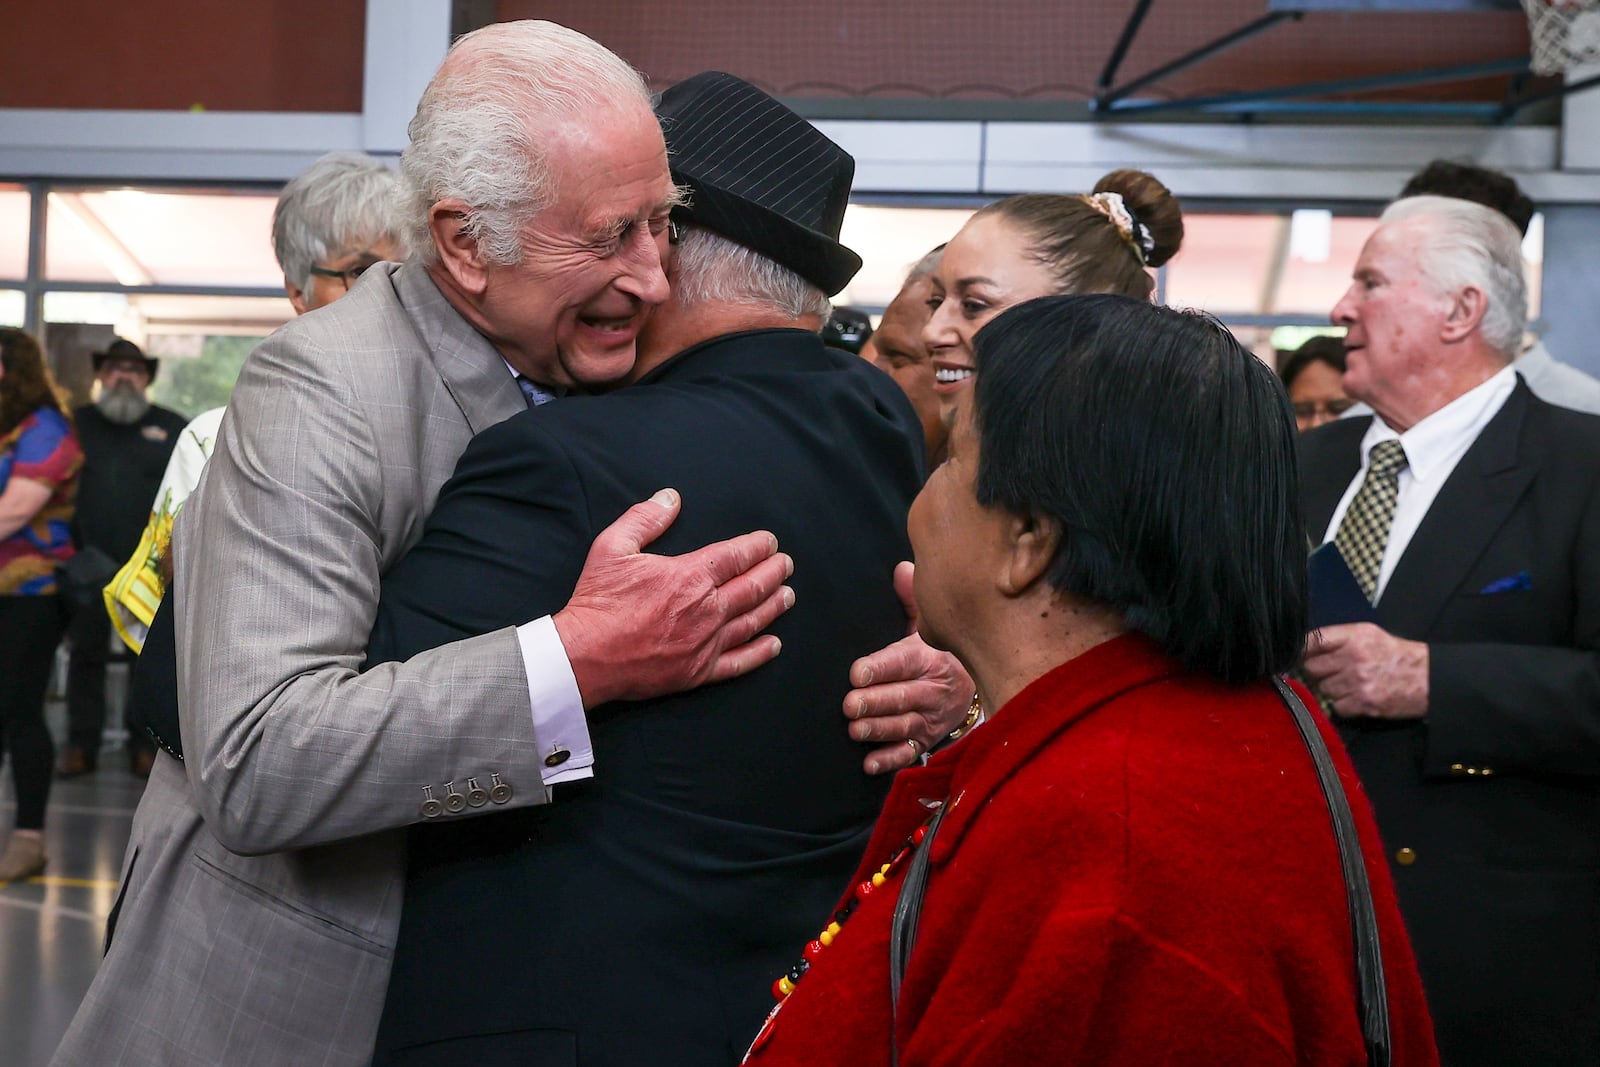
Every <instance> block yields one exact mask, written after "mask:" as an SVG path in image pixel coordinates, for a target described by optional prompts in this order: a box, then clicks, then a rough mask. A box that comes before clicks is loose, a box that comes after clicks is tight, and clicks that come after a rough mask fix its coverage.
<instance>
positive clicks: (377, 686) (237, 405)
mask: <svg viewBox="0 0 1600 1067" xmlns="http://www.w3.org/2000/svg"><path fill="white" fill-rule="evenodd" d="M524 407H525V402H524V400H523V397H522V394H521V393H520V392H519V391H518V389H517V386H516V384H515V382H514V381H513V379H512V377H511V375H510V373H509V372H508V371H507V370H506V366H505V364H504V362H503V361H502V359H501V358H500V356H499V355H498V354H497V353H496V352H495V350H494V349H493V348H492V347H491V346H490V345H489V344H488V342H487V341H486V340H485V339H484V338H483V337H482V336H481V335H480V334H478V333H477V332H476V331H474V330H473V329H472V328H471V327H470V326H469V325H468V324H467V323H466V321H465V320H463V319H462V318H461V317H460V316H459V315H458V314H457V313H456V312H455V311H454V310H453V309H452V308H451V307H450V305H449V304H448V303H446V302H445V300H444V299H443V297H442V296H441V295H440V294H439V291H438V289H437V288H436V287H435V286H434V284H433V282H432V281H431V280H430V279H429V278H428V276H427V274H426V272H425V271H423V270H422V269H421V268H419V267H416V266H402V267H395V266H385V267H383V268H374V269H373V270H371V271H368V272H367V274H366V275H365V276H364V277H363V278H362V280H361V282H360V283H359V284H358V285H357V286H356V287H355V289H354V290H353V291H352V292H351V293H350V295H349V296H347V297H345V298H344V299H342V300H340V301H339V302H338V303H336V304H333V305H331V306H330V307H328V308H325V309H322V310H319V311H316V312H313V313H311V314H308V315H304V316H302V317H300V318H299V319H297V320H295V321H294V322H292V323H290V324H289V325H288V326H285V327H284V328H283V329H282V330H279V331H278V332H277V333H275V334H273V336H272V337H270V338H268V339H267V340H266V341H265V342H263V343H262V345H261V346H260V347H259V348H257V349H256V351H255V352H254V353H252V354H251V356H250V358H249V359H248V360H247V361H246V363H245V367H244V370H243V372H242V373H241V375H240V377H239V384H238V387H237V389H236V390H235V392H234V394H233V401H232V403H231V405H230V406H229V409H228V414H227V417H226V418H225V420H224V422H223V425H222V431H221V435H220V437H219V440H218V442H217V447H216V452H215V454H214V456H213V457H212V460H211V463H210V466H209V467H208V469H207V471H206V473H205V476H204V478H203V479H202V481H201V485H200V488H199V489H198V490H197V491H196V493H195V495H194V497H193V498H192V500H191V501H190V502H189V504H188V505H187V507H186V508H185V509H184V512H183V513H182V515H181V516H180V519H179V523H178V530H177V533H176V536H175V538H174V541H175V551H176V561H177V580H176V590H175V595H176V596H177V597H178V599H177V601H176V602H175V606H176V607H177V612H176V623H177V638H178V648H179V662H178V683H179V693H180V703H181V716H182V726H183V739H184V751H185V754H186V756H187V760H186V762H185V763H179V762H178V761H176V760H173V759H171V758H170V757H168V756H166V755H164V754H163V755H162V756H160V758H159V760H158V762H157V765H156V768H155V771H154V773H153V774H152V775H151V777H150V783H149V786H148V787H147V789H146V792H145V794H144V798H143V800H142V801H141V802H140V805H139V809H138V811H137V813H136V814H135V816H134V824H133V835H132V839H131V840H130V842H129V845H128V851H127V855H126V857H125V859H124V866H123V877H122V888H121V895H120V897H119V898H118V901H117V903H116V905H115V906H114V909H113V911H112V915H111V921H110V922H109V923H108V930H107V952H106V956H105V959H104V961H103V963H102V964H101V967H100V970H99V973H98V974H97V975H96V977H95V980H94V983H93V985H92V986H91V987H90V990H89V993H88V996H87V997H86V998H85V1000H84V1002H83V1005H82V1006H81V1007H80V1009H79V1011H78V1014H77V1017H76V1018H75V1019H74V1020H73V1022H72V1026H71V1028H70V1030H69V1031H68V1033H67V1035H66V1037H65V1039H64V1040H63V1042H62V1044H61V1047H60V1048H59V1049H58V1051H57V1053H56V1057H55V1060H54V1062H55V1063H57V1064H84V1065H93V1067H106V1065H110V1064H162V1065H167V1067H171V1065H180V1064H195V1065H200V1064H204V1065H207V1067H214V1065H220V1064H226V1065H229V1067H246V1065H252V1064H322V1065H334V1064H360V1063H365V1062H366V1061H367V1059H368V1057H369V1055H370V1053H371V1049H372V1040H373V1035H374V1032H375V1030H376V1027H377V1022H378V1015H379V1012H380V1010H381V1008H382V1004H383V993H384V987H385V984H386V982H387V980H388V972H389V959H390V955H391V950H392V946H393V943H394V936H395V930H396V927H397V924H398V920H399V914H400V894H401V885H402V879H401V859H402V853H401V843H402V840H403V835H401V834H400V833H398V832H397V831H398V830H399V829H400V828H402V827H404V826H406V825H408V824H410V823H413V822H416V821H419V819H420V814H419V812H420V809H421V806H422V803H423V801H424V799H425V793H424V787H429V788H431V790H432V795H433V796H434V797H436V798H437V799H440V800H444V799H445V798H446V796H447V794H448V791H449V789H448V787H447V785H446V783H448V782H455V783H457V788H459V789H463V790H464V789H465V788H466V785H465V783H466V780H467V779H468V778H471V777H476V778H478V779H479V781H480V783H481V784H482V785H483V786H485V787H487V786H488V785H489V783H490V781H491V776H492V775H495V774H498V775H499V776H500V778H499V780H500V782H502V783H503V784H505V785H508V786H510V787H511V796H510V798H509V800H505V798H504V795H503V793H502V794H500V800H502V801H505V803H504V804H501V803H500V802H499V801H497V803H496V804H490V805H487V806H485V807H484V809H483V810H485V811H494V810H501V808H502V807H503V806H517V805H525V804H534V803H542V802H544V801H545V800H546V799H547V797H548V794H547V792H546V791H545V789H544V787H543V785H542V783H541V780H540V777H539V770H538V768H539V764H538V761H537V759H536V757H535V756H534V753H536V752H537V751H538V747H537V745H536V743H535V739H534V737H533V725H532V715H531V713H530V710H529V706H528V690H527V682H526V678H525V675H524V669H523V664H522V657H521V654H520V652H519V650H518V647H517V643H516V635H515V631H514V630H512V629H505V630H501V631H498V632H496V633H491V634H487V635H484V636H482V637H477V638H473V639H471V640H467V641H461V642H458V643H456V644H453V645H448V646H446V647H444V648H440V649H436V650H434V651H432V652H428V653H424V654H423V655H420V656H417V657H415V658H414V659H412V660H410V661H409V662H407V663H404V664H385V665H382V666H379V667H376V668H374V669H373V670H371V671H369V672H367V673H365V674H358V673H357V672H358V671H359V670H360V668H361V666H362V663H363V660H364V657H365V646H366V641H367V636H368V633H369V631H370V630H371V626H372V620H373V616H374V612H375V610H376V607H377V600H378V585H379V580H380V578H381V576H382V574H383V572H384V571H385V569H387V568H388V567H389V566H390V565H391V564H392V563H393V562H394V561H395V560H396V559H398V558H399V557H400V555H401V554H402V553H403V552H404V551H405V550H406V549H407V548H408V547H409V546H410V545H411V544H412V543H413V542H414V541H415V540H416V539H417V538H418V537H419V536H420V535H421V532H422V526H423V522H424V520H425V519H426V518H427V515H428V512H429V510H431V509H432V507H433V503H434V499H435V497H436V496H437V494H438V491H439V487H440V486H441V485H442V484H443V483H444V481H445V479H446V478H447V477H449V475H450V472H451V470H452V468H453V467H454V466H455V463H456V459H457V458H458V457H459V456H460V454H461V451H462V449H464V448H465V447H466V444H467V441H468V440H469V439H470V438H471V436H472V435H473V434H474V433H476V432H478V431H480V430H482V429H484V428H485V427H487V426H490V425H492V424H494V423H496V422H499V421H500V420H502V419H504V418H506V417H508V416H510V415H512V414H514V413H516V412H517V411H521V410H523V409H524ZM467 810H468V811H471V810H472V809H467ZM453 817H455V816H453V815H449V814H447V815H445V816H444V818H453Z"/></svg>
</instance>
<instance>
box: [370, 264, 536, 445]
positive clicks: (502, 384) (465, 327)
mask: <svg viewBox="0 0 1600 1067" xmlns="http://www.w3.org/2000/svg"><path fill="white" fill-rule="evenodd" d="M394 285H395V291H396V293H398V295H399V297H400V303H401V304H402V305H403V306H404V307H405V309H406V312H407V315H408V317H409V318H410V319H411V323H412V326H413V327H414V328H415V329H416V331H417V335H418V336H419V337H420V338H421V340H422V345H423V348H424V350H426V352H427V353H428V356H429V358H430V359H431V360H432V361H433V365H434V367H435V368H436V369H437V370H438V372H439V377H440V378H442V379H443V380H444V385H445V388H446V389H447V390H449V392H450V396H451V397H452V398H453V399H454V400H455V402H456V406H457V407H459V408H460V409H461V414H462V415H463V416H464V417H465V418H466V420H467V425H468V426H469V427H470V428H471V430H472V432H473V433H474V434H478V433H481V432H483V431H484V430H486V429H488V428H489V427H490V426H493V425H495V424H496V423H499V422H503V421H504V420H506V419H509V418H510V417H511V416H513V415H515V414H516V413H517V412H519V411H524V410H526V409H527V406H528V402H527V400H525V399H524V398H523V396H522V390H520V389H518V388H517V383H516V379H515V378H513V377H512V374H511V371H510V370H509V369H508V368H507V367H506V361H505V359H504V358H503V357H502V356H501V355H500V353H499V352H497V351H495V348H494V346H493V345H491V344H490V343H489V341H488V339H487V338H485V337H484V336H483V334H481V333H479V332H478V331H477V330H475V329H473V328H472V327H471V325H469V324H468V323H467V320H466V319H464V318H462V317H461V315H460V313H459V312H457V311H456V309H455V308H453V307H451V306H450V302H449V301H447V300H446V299H445V298H444V296H443V294H441V293H440V292H439V288H438V286H436V285H434V284H433V279H432V278H430V277H428V272H427V271H426V270H425V269H424V268H422V267H420V266H417V265H415V264H408V265H405V266H402V267H400V268H399V269H398V270H396V271H395V272H394Z"/></svg>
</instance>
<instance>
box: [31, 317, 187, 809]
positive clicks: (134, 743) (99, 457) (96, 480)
mask: <svg viewBox="0 0 1600 1067" xmlns="http://www.w3.org/2000/svg"><path fill="white" fill-rule="evenodd" d="M90 358H91V359H92V360H93V361H94V376H95V388H96V396H95V400H94V403H92V404H85V405H84V406H83V407H80V408H78V409H77V410H76V411H75V412H73V416H72V417H73V422H74V423H75V425H76V427H77V431H78V440H79V442H81V443H82V445H83V474H82V476H81V478H80V481H79V482H78V510H77V518H76V522H75V530H74V535H75V540H76V541H77V544H78V549H79V551H80V553H81V554H82V562H81V563H80V572H81V575H82V580H81V581H80V582H75V583H74V584H75V586H81V592H80V593H79V594H75V596H74V599H77V598H78V597H79V596H81V598H82V603H75V604H74V608H73V617H72V629H71V631H70V633H71V639H72V659H71V662H70V666H69V667H68V671H67V745H66V748H65V749H64V750H63V751H62V754H61V763H60V766H59V767H58V768H57V774H59V775H60V776H61V777H63V778H72V777H75V776H77V775H81V774H87V773H89V772H91V771H93V770H94V769H95V765H96V762H97V757H98V755H99V752H100V736H101V732H102V731H103V730H104V729H105V722H106V663H107V660H108V657H109V654H110V647H111V618H110V616H108V615H107V614H106V610H105V605H104V602H103V601H102V600H101V595H100V589H101V587H102V586H104V585H105V584H106V582H109V581H110V580H111V577H112V575H114V574H115V573H116V571H117V567H118V566H119V565H120V564H121V563H122V561H123V560H125V559H127V558H128V557H129V556H130V555H132V554H133V550H134V549H135V548H136V547H137V546H138V544H139V537H140V535H141V534H142V533H143V532H144V521H145V516H146V515H148V514H149V511H150V501H151V500H153V499H155V495H156V490H157V489H158V488H160V485H161V476H162V475H163V474H164V473H165V472H166V469H167V460H168V459H169V458H171V456H172V450H173V448H174V447H175V446H176V445H177V443H178V437H179V435H180V434H181V433H182V432H183V427H184V425H185V424H186V423H187V422H188V419H186V418H184V416H182V415H180V414H178V413H177V412H176V411H173V410H171V409H170V408H164V407H162V406H160V405H159V404H152V403H151V402H150V398H149V395H148V393H149V389H150V386H151V384H152V383H153V382H154V381H155V380H156V372H157V370H159V369H160V363H159V361H158V360H156V359H154V358H153V357H151V356H147V355H145V353H144V352H143V350H141V349H140V348H139V346H138V345H136V344H134V343H133V342H132V341H128V340H124V339H123V338H121V337H118V338H115V339H114V340H113V341H112V342H111V344H109V345H107V346H106V349H105V351H103V352H96V353H94V354H93V356H92V357H90ZM90 561H99V564H100V566H99V567H97V568H95V567H91V565H90ZM154 752H155V748H154V746H153V745H152V744H151V743H150V741H149V739H148V738H147V737H146V736H145V733H144V731H143V730H141V729H137V728H134V729H130V730H129V731H128V755H129V759H130V761H131V763H132V765H133V770H134V771H135V773H144V774H148V773H149V766H150V762H151V759H152V757H153V754H154Z"/></svg>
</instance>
